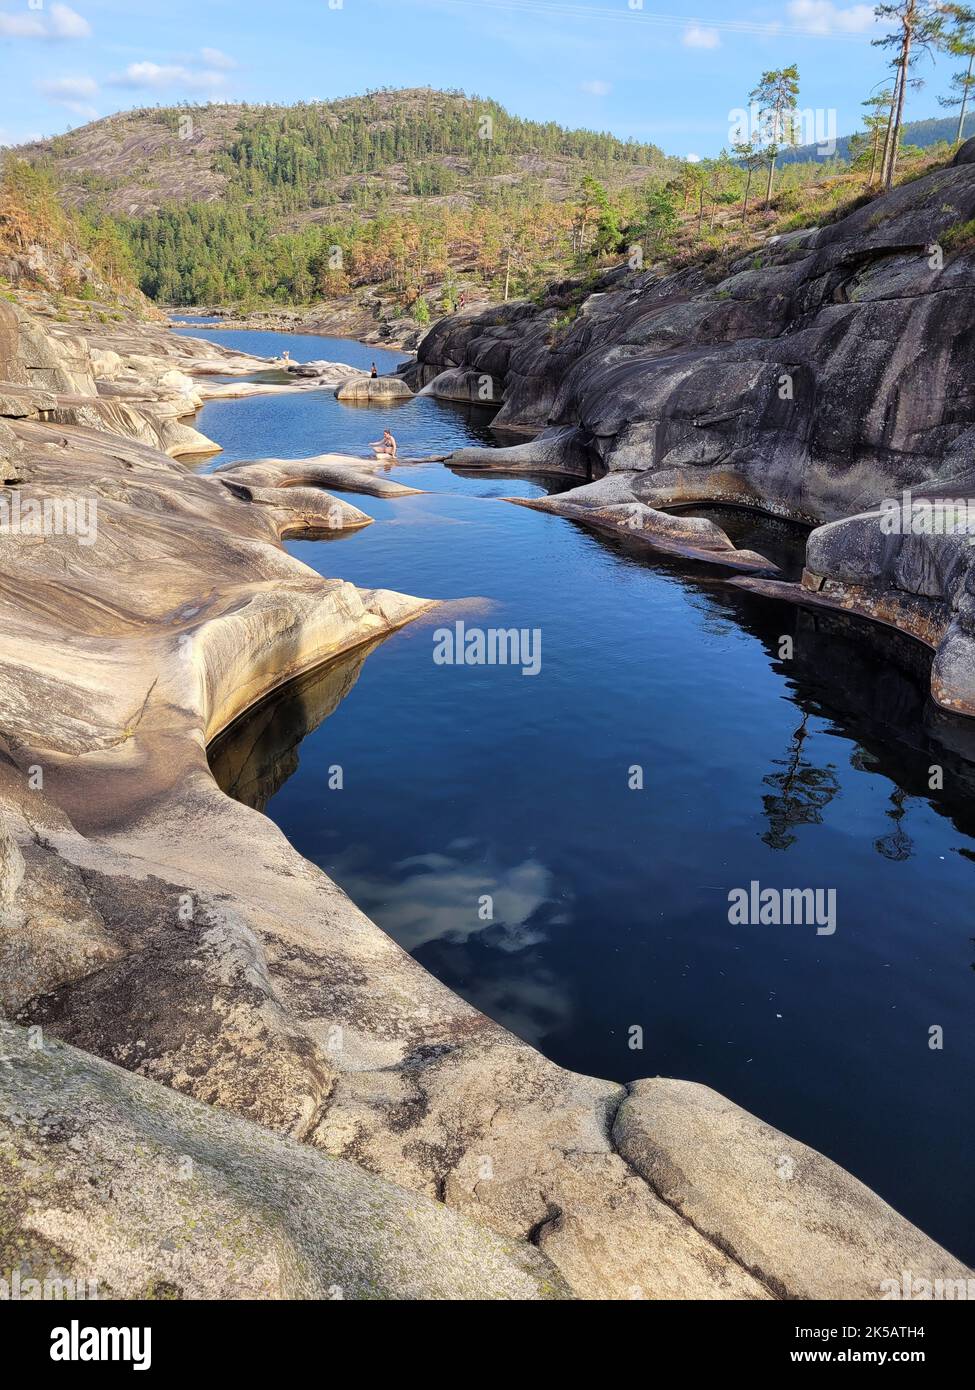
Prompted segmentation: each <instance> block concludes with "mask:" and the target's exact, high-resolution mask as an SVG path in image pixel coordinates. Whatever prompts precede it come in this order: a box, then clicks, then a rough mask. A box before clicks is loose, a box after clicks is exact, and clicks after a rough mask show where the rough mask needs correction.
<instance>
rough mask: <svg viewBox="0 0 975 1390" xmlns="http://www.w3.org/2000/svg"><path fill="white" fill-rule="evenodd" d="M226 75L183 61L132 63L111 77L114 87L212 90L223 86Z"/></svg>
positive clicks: (155, 89) (152, 89) (150, 89)
mask: <svg viewBox="0 0 975 1390" xmlns="http://www.w3.org/2000/svg"><path fill="white" fill-rule="evenodd" d="M226 80H227V79H226V77H225V76H224V74H223V73H222V72H215V71H213V70H211V69H209V68H201V69H198V70H194V69H193V68H188V67H184V66H183V65H182V64H181V63H150V62H143V63H130V64H129V66H128V67H127V68H126V69H125V71H124V72H123V73H121V74H119V75H117V76H115V77H112V78H110V79H109V81H110V82H111V85H112V86H113V87H133V88H138V89H142V90H149V91H158V90H159V89H161V88H166V87H189V88H192V90H193V91H212V90H214V88H217V87H221V86H223V84H224V82H226Z"/></svg>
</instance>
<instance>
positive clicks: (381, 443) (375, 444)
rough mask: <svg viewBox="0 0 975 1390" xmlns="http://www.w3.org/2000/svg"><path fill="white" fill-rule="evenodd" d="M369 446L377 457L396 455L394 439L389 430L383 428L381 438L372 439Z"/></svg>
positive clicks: (393, 456)
mask: <svg viewBox="0 0 975 1390" xmlns="http://www.w3.org/2000/svg"><path fill="white" fill-rule="evenodd" d="M369 447H370V449H375V451H376V457H377V458H389V459H394V458H395V457H396V440H395V439H394V438H393V436H392V433H391V432H390V431H389V430H383V437H382V439H374V440H373V441H372V443H371V444H370V445H369Z"/></svg>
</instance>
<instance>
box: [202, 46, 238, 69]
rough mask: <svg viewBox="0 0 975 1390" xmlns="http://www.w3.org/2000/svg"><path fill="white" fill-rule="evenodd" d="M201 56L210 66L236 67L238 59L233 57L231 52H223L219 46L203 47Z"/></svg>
mask: <svg viewBox="0 0 975 1390" xmlns="http://www.w3.org/2000/svg"><path fill="white" fill-rule="evenodd" d="M200 57H201V58H202V59H203V61H204V62H205V63H206V65H207V67H209V68H225V69H228V70H229V69H230V68H235V67H236V66H237V59H236V58H231V56H230V54H229V53H223V52H222V51H221V50H220V49H219V48H201V49H200Z"/></svg>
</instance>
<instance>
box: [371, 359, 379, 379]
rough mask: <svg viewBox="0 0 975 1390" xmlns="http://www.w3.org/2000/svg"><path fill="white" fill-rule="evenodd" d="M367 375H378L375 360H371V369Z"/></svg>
mask: <svg viewBox="0 0 975 1390" xmlns="http://www.w3.org/2000/svg"><path fill="white" fill-rule="evenodd" d="M369 375H370V376H371V377H377V376H378V375H379V369H378V367H377V366H376V364H375V362H373V364H372V371H371V372H370V373H369Z"/></svg>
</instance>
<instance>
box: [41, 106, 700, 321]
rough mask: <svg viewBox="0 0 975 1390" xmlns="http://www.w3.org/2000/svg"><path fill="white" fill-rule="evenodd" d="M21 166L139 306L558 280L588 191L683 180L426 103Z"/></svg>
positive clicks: (74, 147) (71, 152)
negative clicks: (122, 269)
mask: <svg viewBox="0 0 975 1390" xmlns="http://www.w3.org/2000/svg"><path fill="white" fill-rule="evenodd" d="M17 154H18V155H20V156H22V157H24V158H26V159H28V160H29V161H30V162H31V163H33V164H36V165H39V166H41V167H42V168H44V169H47V170H49V171H50V172H51V173H52V174H53V175H54V176H55V177H56V178H57V180H58V182H59V184H60V187H61V190H62V196H63V198H64V199H65V201H66V202H67V203H68V204H70V205H73V206H75V207H77V208H83V209H84V210H85V211H86V212H87V213H88V215H89V216H91V217H93V218H94V219H95V220H98V219H99V218H105V217H106V216H109V217H111V218H113V219H115V220H118V221H119V222H120V224H121V226H122V228H123V231H124V232H125V234H126V236H127V237H128V238H129V241H130V244H131V246H132V249H133V253H134V255H135V259H136V263H137V265H138V267H139V271H140V275H141V280H142V284H143V288H144V289H145V290H146V292H147V293H148V294H150V295H151V296H152V297H154V298H156V299H159V300H161V301H166V302H171V303H177V304H179V303H208V302H209V303H215V302H221V303H229V302H233V301H242V300H243V301H246V300H248V299H265V300H266V299H277V300H279V301H285V300H286V301H296V302H304V301H306V300H308V299H310V298H314V297H316V296H328V295H337V294H342V293H346V292H348V290H349V289H350V288H352V287H353V286H355V285H361V284H369V283H382V282H386V283H390V284H392V285H395V286H396V287H397V289H399V290H402V291H403V293H404V294H407V295H409V294H410V293H411V292H413V291H416V292H417V293H418V292H419V291H420V290H421V289H422V285H423V283H424V282H429V281H430V279H431V277H434V278H438V279H439V280H441V281H442V280H445V279H449V277H450V276H451V274H452V273H453V272H454V271H455V270H461V271H462V270H463V269H464V267H465V266H469V267H470V268H471V270H472V271H473V272H474V273H475V274H476V275H478V276H481V277H482V278H483V277H484V276H487V277H488V278H490V277H491V276H495V275H497V274H498V273H499V271H500V269H501V261H502V259H503V261H504V270H505V273H506V274H507V273H509V271H510V272H511V273H513V276H514V280H515V282H517V281H518V279H519V276H520V274H521V270H520V267H521V263H522V262H523V261H524V260H526V258H527V257H528V255H529V253H530V254H531V256H532V258H533V259H534V261H535V262H536V267H535V268H536V270H539V269H541V268H542V267H543V266H544V265H545V264H548V266H549V268H550V269H551V270H552V271H553V272H557V271H558V269H559V268H560V266H561V264H562V261H563V259H564V258H563V255H562V251H563V245H564V244H567V240H568V239H569V238H570V237H571V231H570V223H571V216H572V214H571V213H570V212H569V210H568V203H569V201H570V200H571V199H574V198H575V197H576V195H577V192H578V189H579V186H580V182H581V180H582V179H583V177H584V176H587V175H588V176H589V177H591V178H593V179H595V180H596V181H598V182H599V183H600V185H601V186H602V187H604V188H605V189H607V190H608V191H609V192H610V193H618V192H620V191H625V190H627V189H630V188H632V189H634V190H635V189H637V188H640V187H642V186H644V185H645V183H646V181H647V179H648V178H651V177H659V176H662V175H667V174H669V173H672V172H673V171H674V170H675V168H676V167H677V165H676V161H670V160H668V159H667V158H666V157H665V156H664V154H663V153H662V152H661V151H660V150H659V149H658V148H657V147H656V146H654V145H648V144H640V143H637V142H628V141H621V140H618V139H616V138H615V137H614V136H612V135H607V134H599V133H596V132H593V131H586V130H566V129H564V128H563V127H561V126H558V125H556V124H554V123H541V122H536V121H526V120H521V119H519V118H518V117H515V116H511V115H509V114H508V113H507V112H506V111H504V110H503V108H501V107H500V106H498V105H497V103H495V102H493V101H489V100H481V99H479V98H477V97H467V96H464V95H462V94H460V93H445V92H434V91H428V90H422V89H420V90H408V91H392V92H387V91H383V92H374V93H370V94H368V95H366V96H362V97H351V98H345V99H342V100H338V101H331V102H322V103H310V104H309V103H303V104H300V105H297V106H289V107H280V106H279V107H274V106H268V107H255V106H246V105H238V106H219V105H206V106H198V107H190V106H182V107H171V108H165V109H144V110H140V111H132V112H127V113H125V114H122V115H117V116H110V117H107V118H106V119H104V120H101V121H96V122H94V123H92V124H90V125H87V126H83V127H80V128H79V129H77V130H74V131H71V132H70V133H69V134H67V135H63V136H58V137H56V138H55V139H52V140H49V141H43V142H40V143H38V144H34V145H29V146H25V147H23V148H22V149H21V150H18V151H17ZM336 247H338V248H339V253H338V255H336V251H335V248H336ZM418 268H419V269H418Z"/></svg>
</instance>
